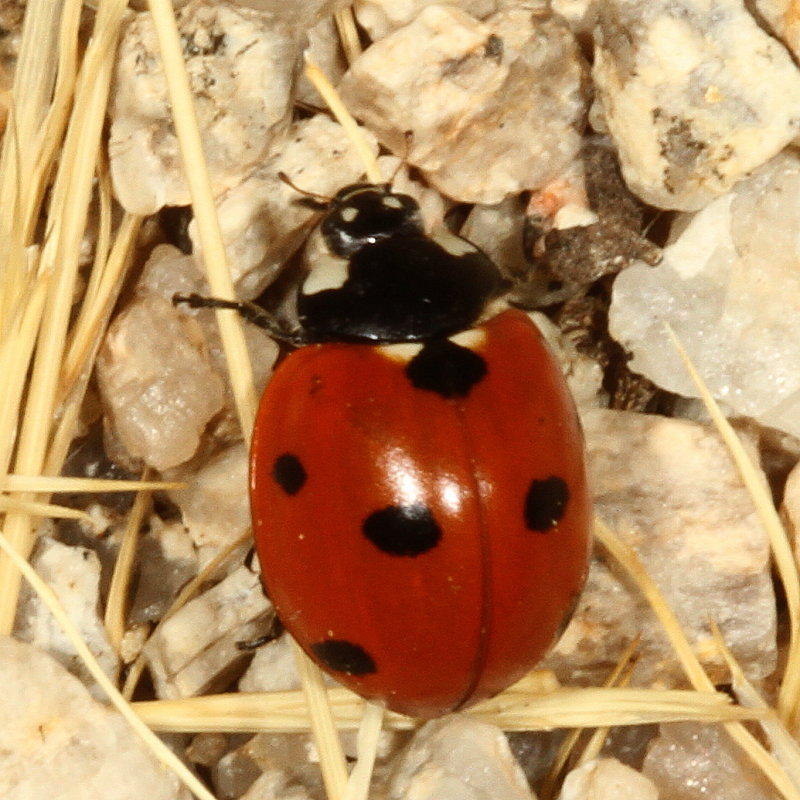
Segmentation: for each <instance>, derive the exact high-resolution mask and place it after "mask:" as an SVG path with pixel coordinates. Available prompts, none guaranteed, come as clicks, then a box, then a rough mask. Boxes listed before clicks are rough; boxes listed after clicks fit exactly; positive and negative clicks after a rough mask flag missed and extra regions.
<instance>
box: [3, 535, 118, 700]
mask: <svg viewBox="0 0 800 800" xmlns="http://www.w3.org/2000/svg"><path fill="white" fill-rule="evenodd" d="M32 565H33V568H34V569H35V570H36V571H37V572H38V573H39V576H40V577H41V578H42V580H43V581H44V582H45V583H46V584H47V585H48V586H49V587H50V588H51V589H52V590H53V591H54V592H55V594H56V597H58V599H59V601H60V602H61V605H62V606H64V609H65V610H66V612H67V614H68V615H69V618H70V620H71V621H72V623H73V625H75V627H77V629H78V630H79V631H80V634H81V638H82V639H83V641H84V642H86V644H87V646H88V647H89V649H90V650H91V651H92V653H93V655H94V656H95V658H96V659H97V660H98V661H99V663H100V666H101V667H103V671H104V672H105V673H106V674H107V675H108V676H109V677H110V678H112V679H113V678H114V677H115V675H116V673H117V670H118V669H119V659H118V658H117V655H116V653H115V652H114V649H113V648H112V646H111V643H110V642H109V641H108V637H107V636H106V631H105V627H104V626H103V620H102V619H101V618H100V614H99V609H100V560H99V559H98V557H97V555H96V554H95V553H94V552H92V551H91V550H88V549H86V548H85V547H70V546H68V545H65V544H62V543H61V542H58V541H56V540H55V539H51V538H50V537H48V536H41V537H39V540H38V543H37V546H36V551H35V552H34V555H33V559H32ZM14 633H15V635H16V636H17V637H18V638H20V639H22V640H24V641H27V642H31V643H32V644H34V645H36V647H38V648H39V649H40V650H43V651H47V652H48V653H49V654H50V655H51V656H53V658H55V659H56V660H58V661H59V662H60V663H61V664H62V665H63V666H65V667H66V668H67V669H69V670H70V671H71V672H73V673H75V674H76V675H78V676H79V677H80V678H81V679H82V680H84V681H86V682H87V683H88V684H89V685H92V686H93V690H94V689H95V688H96V687H94V679H92V678H91V677H90V675H89V673H88V671H87V670H86V667H85V666H84V665H83V662H82V661H81V660H80V658H79V657H78V656H77V654H76V653H75V649H74V647H73V646H72V643H71V642H70V641H69V639H68V638H67V635H66V634H65V633H64V631H63V630H62V629H61V626H60V625H59V624H58V622H56V619H55V617H53V614H52V613H51V611H50V609H49V608H47V606H46V605H45V604H44V603H43V602H42V601H41V600H40V599H39V596H38V595H37V594H35V593H34V592H33V591H32V590H31V589H29V588H27V587H25V588H24V589H23V595H22V603H21V606H20V610H19V612H18V614H17V622H16V626H15V629H14ZM97 691H99V689H97ZM1 705H2V703H0V706H1Z"/></svg>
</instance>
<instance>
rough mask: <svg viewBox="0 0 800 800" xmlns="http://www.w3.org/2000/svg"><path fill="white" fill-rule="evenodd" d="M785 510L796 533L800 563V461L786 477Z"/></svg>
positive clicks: (795, 547) (799, 561)
mask: <svg viewBox="0 0 800 800" xmlns="http://www.w3.org/2000/svg"><path fill="white" fill-rule="evenodd" d="M783 511H784V515H785V517H786V519H787V520H788V522H789V525H790V526H791V531H792V532H793V533H794V536H793V537H792V541H793V542H794V549H795V558H796V559H797V563H798V564H800V463H798V464H795V467H794V469H793V470H792V471H791V472H790V473H789V477H788V478H787V479H786V486H785V487H784V490H783Z"/></svg>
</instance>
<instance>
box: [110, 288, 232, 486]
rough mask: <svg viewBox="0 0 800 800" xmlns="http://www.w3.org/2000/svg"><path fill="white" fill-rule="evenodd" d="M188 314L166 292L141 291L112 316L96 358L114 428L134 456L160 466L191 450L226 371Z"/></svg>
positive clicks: (220, 398)
mask: <svg viewBox="0 0 800 800" xmlns="http://www.w3.org/2000/svg"><path fill="white" fill-rule="evenodd" d="M184 320H185V318H184V317H183V316H182V314H181V312H179V311H178V310H177V309H175V308H174V307H173V305H172V304H171V303H170V302H169V301H168V300H166V299H163V298H161V297H157V296H155V295H147V296H144V297H140V298H137V299H136V300H134V302H133V303H131V304H130V305H129V306H128V307H127V308H126V309H125V310H124V311H123V312H122V313H121V314H119V315H118V316H117V318H116V319H115V320H114V321H113V322H112V324H111V326H110V328H109V330H108V334H107V336H106V340H105V342H104V344H103V347H102V349H101V350H100V353H99V355H98V359H97V377H98V383H99V386H100V392H101V396H102V398H103V401H104V404H105V406H106V409H107V411H108V414H109V419H110V421H111V424H112V425H113V426H114V429H115V431H116V434H117V436H118V437H119V439H120V440H121V442H122V444H123V445H124V446H125V449H126V450H127V452H128V454H129V455H130V456H132V457H134V458H141V459H143V460H144V461H145V463H147V464H149V465H150V466H152V467H155V468H156V469H159V470H164V469H167V468H169V467H174V466H176V465H177V464H181V463H183V462H184V461H186V460H187V459H189V458H191V457H192V456H193V455H194V453H195V451H196V450H197V447H198V445H199V442H200V436H201V434H202V433H203V431H204V430H205V428H206V426H207V425H208V423H209V422H210V420H211V419H212V418H213V417H214V416H215V415H216V414H218V413H219V412H220V411H221V410H222V408H223V402H224V389H223V383H222V379H221V378H220V376H219V375H218V374H217V372H216V371H215V370H214V369H213V367H212V365H211V364H210V362H209V356H208V352H207V350H206V348H205V343H204V342H203V341H202V338H201V337H200V336H199V334H198V332H197V331H194V333H193V331H192V324H196V323H193V322H192V321H191V320H185V321H184ZM190 323H191V324H190Z"/></svg>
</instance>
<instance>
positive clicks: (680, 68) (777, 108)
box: [593, 0, 800, 211]
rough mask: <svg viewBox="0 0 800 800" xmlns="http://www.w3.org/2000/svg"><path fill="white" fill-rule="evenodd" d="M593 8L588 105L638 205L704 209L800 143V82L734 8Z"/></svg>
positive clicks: (705, 2) (675, 4) (677, 2)
mask: <svg viewBox="0 0 800 800" xmlns="http://www.w3.org/2000/svg"><path fill="white" fill-rule="evenodd" d="M597 6H598V9H599V25H598V27H597V29H596V30H597V34H596V48H595V62H594V67H593V77H594V83H595V88H596V90H597V97H598V99H599V101H600V102H601V104H602V107H603V112H604V115H605V122H606V124H607V126H608V130H609V132H610V134H611V137H612V138H613V139H614V141H615V143H616V145H617V148H618V150H619V154H620V160H621V164H622V171H623V174H624V176H625V179H626V181H627V183H628V185H629V186H630V188H631V189H632V190H633V191H634V192H635V193H636V194H638V195H639V196H640V197H641V198H642V199H643V200H645V201H646V202H648V203H650V204H652V205H655V206H658V207H660V208H673V209H681V210H686V211H693V210H696V209H699V208H702V207H703V206H704V205H706V204H707V203H708V202H710V201H711V200H713V199H714V198H715V197H718V196H719V195H721V194H723V193H724V192H726V191H727V190H728V189H730V188H731V186H733V184H734V183H736V181H738V180H740V179H741V178H743V177H744V176H745V175H747V174H748V173H749V172H751V171H752V170H753V169H755V168H756V167H758V166H760V165H761V164H763V163H764V162H765V161H767V160H768V159H770V158H772V157H773V156H774V155H775V154H776V153H778V152H779V151H780V150H781V149H782V148H783V147H785V146H786V145H787V144H788V143H789V142H791V141H792V140H793V139H794V138H795V137H796V136H797V134H798V132H800V72H798V70H797V68H796V66H795V65H794V63H793V62H792V59H791V57H790V56H789V54H788V52H787V51H786V49H785V48H784V47H783V45H781V44H780V43H779V42H778V41H776V40H775V39H773V38H772V37H770V36H769V35H768V34H767V33H765V32H764V31H763V30H761V28H759V27H758V25H757V24H756V22H755V20H754V19H753V18H752V16H750V14H749V13H748V12H747V11H746V10H745V7H744V3H743V2H742V0H650V1H649V2H646V3H643V2H641V0H608V1H607V2H603V3H598V4H597Z"/></svg>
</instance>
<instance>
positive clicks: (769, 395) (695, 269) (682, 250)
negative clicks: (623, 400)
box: [609, 151, 800, 436]
mask: <svg viewBox="0 0 800 800" xmlns="http://www.w3.org/2000/svg"><path fill="white" fill-rule="evenodd" d="M683 225H685V228H684V229H683V231H682V233H681V234H680V236H679V237H678V238H677V240H676V241H675V242H674V243H673V244H672V245H670V246H669V247H667V248H666V249H665V250H664V258H663V261H662V262H661V264H659V265H658V266H657V267H655V268H654V267H650V266H646V265H644V264H641V263H640V264H635V265H634V266H632V267H630V268H629V269H627V270H625V271H624V272H622V273H621V274H620V275H619V276H618V277H617V280H616V283H615V284H614V295H613V300H612V305H611V311H610V317H609V326H610V331H611V335H612V336H613V337H614V338H615V339H617V341H619V342H620V343H621V344H622V345H623V346H624V347H625V348H626V349H628V350H630V351H631V352H632V353H633V359H632V361H631V362H630V367H631V368H632V369H633V370H634V371H636V372H639V373H641V374H643V375H645V376H646V377H648V378H649V379H650V380H652V381H653V382H654V383H656V384H657V385H659V386H660V387H662V388H664V389H667V390H669V391H671V392H676V393H678V394H681V395H684V396H689V397H696V396H697V390H696V389H695V387H694V384H693V383H692V382H691V380H690V378H689V376H688V374H687V373H686V369H685V367H684V366H683V364H682V362H681V361H680V359H679V357H678V354H677V352H676V351H675V349H674V348H673V347H672V345H671V344H670V343H669V340H668V338H667V334H666V332H665V329H664V326H665V323H668V324H669V325H670V326H671V327H672V329H673V330H674V331H675V333H676V334H677V336H678V338H679V339H680V341H681V343H682V344H683V346H684V347H685V348H686V350H687V351H688V353H689V356H690V357H691V359H692V361H693V362H694V364H695V366H696V367H697V368H698V370H699V371H700V374H701V375H702V377H703V380H704V381H705V382H706V384H707V385H708V387H709V389H710V390H711V392H712V393H713V394H714V396H715V397H716V398H717V400H719V401H721V402H723V403H724V404H725V405H726V406H727V407H729V408H730V409H731V410H732V411H733V412H735V413H737V414H741V415H746V416H750V417H754V418H755V419H756V420H758V421H759V422H760V423H761V424H763V425H767V426H770V427H774V428H779V429H780V430H782V431H785V432H787V433H790V434H793V435H794V436H800V333H798V332H799V331H800V272H798V270H797V264H798V262H799V261H800V158H798V156H797V154H796V153H795V152H794V151H791V152H787V153H784V154H781V155H780V156H778V157H777V158H775V159H773V160H772V161H771V162H769V163H768V164H766V165H765V166H764V167H762V168H761V169H760V170H758V171H757V172H756V173H755V174H754V175H752V176H751V177H750V178H748V179H747V180H745V181H742V182H741V183H740V184H738V185H737V186H736V187H735V189H733V191H731V192H729V193H728V194H726V195H725V196H723V197H720V198H719V199H717V200H715V201H714V202H713V203H711V204H710V205H709V206H707V207H706V208H705V209H703V210H702V211H700V212H699V213H697V214H696V215H695V216H694V217H692V218H690V219H689V221H688V222H683Z"/></svg>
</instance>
